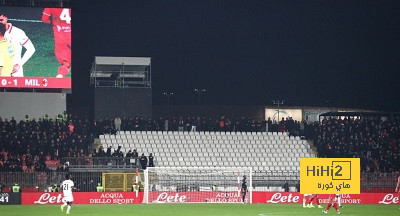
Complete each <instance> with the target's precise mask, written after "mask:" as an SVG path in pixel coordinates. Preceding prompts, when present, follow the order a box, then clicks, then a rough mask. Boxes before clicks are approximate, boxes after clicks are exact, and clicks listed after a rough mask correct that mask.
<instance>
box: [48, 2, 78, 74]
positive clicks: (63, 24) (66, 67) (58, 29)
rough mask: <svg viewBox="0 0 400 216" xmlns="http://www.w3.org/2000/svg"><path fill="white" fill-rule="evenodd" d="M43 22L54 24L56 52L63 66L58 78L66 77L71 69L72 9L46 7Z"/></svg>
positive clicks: (59, 69)
mask: <svg viewBox="0 0 400 216" xmlns="http://www.w3.org/2000/svg"><path fill="white" fill-rule="evenodd" d="M42 22H44V23H48V24H51V25H53V32H54V53H55V54H56V57H57V60H58V61H59V62H60V64H61V66H60V67H59V68H58V71H57V76H56V77H57V78H64V77H65V76H66V75H67V74H68V73H69V71H70V69H71V9H68V8H45V9H44V11H43V15H42Z"/></svg>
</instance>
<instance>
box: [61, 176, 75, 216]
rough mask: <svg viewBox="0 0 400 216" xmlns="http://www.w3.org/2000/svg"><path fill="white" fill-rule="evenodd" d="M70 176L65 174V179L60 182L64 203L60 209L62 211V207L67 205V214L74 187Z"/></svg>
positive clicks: (72, 199) (72, 198)
mask: <svg viewBox="0 0 400 216" xmlns="http://www.w3.org/2000/svg"><path fill="white" fill-rule="evenodd" d="M70 178H71V176H70V175H69V174H67V175H66V176H65V181H63V182H62V183H61V189H62V191H63V195H64V201H65V203H64V204H63V205H61V211H64V207H65V206H67V214H69V211H70V210H71V205H72V202H73V201H74V197H73V196H72V189H73V188H74V182H73V181H72V180H71V179H70Z"/></svg>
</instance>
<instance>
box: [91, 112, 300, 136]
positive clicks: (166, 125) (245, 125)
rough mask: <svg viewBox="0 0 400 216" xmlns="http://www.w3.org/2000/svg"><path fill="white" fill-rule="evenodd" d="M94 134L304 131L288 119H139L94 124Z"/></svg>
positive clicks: (298, 132)
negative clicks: (127, 132)
mask: <svg viewBox="0 0 400 216" xmlns="http://www.w3.org/2000/svg"><path fill="white" fill-rule="evenodd" d="M94 124H95V132H96V134H97V135H100V134H114V133H116V131H119V130H122V131H235V132H237V131H244V132H266V131H270V132H285V131H290V132H292V133H293V134H294V135H300V134H301V131H302V130H304V122H299V121H296V120H293V119H291V118H286V119H285V118H282V120H281V121H279V122H276V121H274V122H273V121H272V120H271V119H270V118H268V119H267V120H254V119H251V118H249V117H238V116H236V117H234V118H228V117H225V116H221V117H220V118H211V117H209V118H206V117H187V118H184V117H171V118H158V119H151V118H148V119H144V118H143V117H123V118H120V117H118V116H117V117H116V118H105V119H99V120H95V123H94Z"/></svg>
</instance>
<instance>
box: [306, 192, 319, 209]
mask: <svg viewBox="0 0 400 216" xmlns="http://www.w3.org/2000/svg"><path fill="white" fill-rule="evenodd" d="M314 199H315V200H316V201H317V205H318V208H323V207H322V206H321V205H320V204H319V199H318V194H313V195H312V196H311V198H310V201H308V205H307V207H309V208H314V207H315V206H313V204H312V201H313V200H314Z"/></svg>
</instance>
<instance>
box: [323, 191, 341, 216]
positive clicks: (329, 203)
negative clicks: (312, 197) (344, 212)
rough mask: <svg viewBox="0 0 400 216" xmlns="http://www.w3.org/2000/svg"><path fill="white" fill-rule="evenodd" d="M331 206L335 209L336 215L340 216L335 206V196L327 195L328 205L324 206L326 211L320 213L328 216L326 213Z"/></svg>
mask: <svg viewBox="0 0 400 216" xmlns="http://www.w3.org/2000/svg"><path fill="white" fill-rule="evenodd" d="M332 205H333V207H334V208H335V210H336V213H337V214H340V211H339V207H338V205H337V196H336V194H329V201H328V205H327V206H326V209H325V210H323V211H322V213H324V214H328V211H329V209H330V208H331V206H332Z"/></svg>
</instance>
